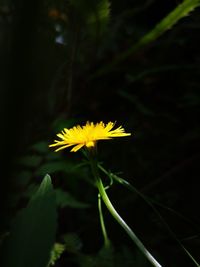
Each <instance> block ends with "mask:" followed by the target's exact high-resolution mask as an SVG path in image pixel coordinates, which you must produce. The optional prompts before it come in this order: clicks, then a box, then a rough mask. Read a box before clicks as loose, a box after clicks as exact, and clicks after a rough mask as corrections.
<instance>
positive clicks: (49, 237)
mask: <svg viewBox="0 0 200 267" xmlns="http://www.w3.org/2000/svg"><path fill="white" fill-rule="evenodd" d="M56 217H57V216H56V199H55V193H54V190H53V187H52V183H51V178H50V176H49V175H46V176H45V177H44V179H43V181H42V183H41V185H40V187H39V189H38V190H37V192H36V193H35V194H34V195H33V197H32V198H31V200H30V202H29V203H28V205H27V207H26V208H25V209H23V210H21V211H20V212H19V214H18V215H17V216H16V218H15V219H14V221H13V223H12V226H11V231H10V235H9V237H8V239H7V240H6V242H5V246H4V251H3V267H36V266H37V267H45V266H47V264H48V262H49V258H50V252H51V249H52V247H53V244H54V242H55V233H56Z"/></svg>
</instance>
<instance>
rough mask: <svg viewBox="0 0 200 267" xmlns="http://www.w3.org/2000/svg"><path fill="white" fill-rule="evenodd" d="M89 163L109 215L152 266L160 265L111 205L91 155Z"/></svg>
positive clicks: (157, 266) (158, 266)
mask: <svg viewBox="0 0 200 267" xmlns="http://www.w3.org/2000/svg"><path fill="white" fill-rule="evenodd" d="M89 160H90V164H91V169H92V173H93V175H94V178H95V181H96V186H97V188H98V190H99V193H100V195H101V197H102V199H103V201H104V203H105V205H106V207H107V209H108V210H109V212H110V213H111V215H112V216H113V217H114V219H115V220H116V221H117V222H118V223H119V224H120V225H121V227H122V228H123V229H124V230H125V232H126V233H127V234H128V235H129V237H130V238H131V239H132V240H133V241H134V243H135V244H136V245H137V247H138V248H139V249H140V250H141V252H142V253H143V254H144V256H145V257H146V258H147V259H148V260H149V261H150V262H151V263H152V265H153V266H155V267H162V266H161V265H160V264H159V263H158V262H157V261H156V260H155V259H154V257H153V256H152V255H151V254H150V252H149V251H148V250H147V249H146V248H145V246H144V245H143V244H142V242H141V241H140V240H139V239H138V237H137V236H136V235H135V234H134V232H133V231H132V230H131V228H130V227H129V226H128V225H127V224H126V222H125V221H124V220H123V219H122V218H121V216H120V215H119V213H118V212H117V211H116V210H115V208H114V207H113V205H112V203H111V202H110V199H109V197H108V195H107V193H106V190H105V188H104V185H103V183H102V181H101V178H100V176H99V173H98V166H97V162H96V160H95V159H94V158H93V157H92V155H91V157H90V158H89Z"/></svg>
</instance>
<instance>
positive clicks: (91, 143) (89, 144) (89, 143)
mask: <svg viewBox="0 0 200 267" xmlns="http://www.w3.org/2000/svg"><path fill="white" fill-rule="evenodd" d="M85 145H86V147H93V146H95V142H94V141H89V142H87V143H86V144H85Z"/></svg>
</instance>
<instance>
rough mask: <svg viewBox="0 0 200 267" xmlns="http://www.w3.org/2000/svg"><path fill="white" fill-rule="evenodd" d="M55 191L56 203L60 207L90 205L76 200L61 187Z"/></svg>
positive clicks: (83, 207) (77, 207) (83, 206)
mask: <svg viewBox="0 0 200 267" xmlns="http://www.w3.org/2000/svg"><path fill="white" fill-rule="evenodd" d="M55 192H56V203H57V205H58V206H59V207H61V208H64V207H70V208H75V209H86V208H89V207H90V205H89V204H87V203H84V202H81V201H78V200H76V199H75V198H74V197H73V196H72V195H71V194H69V193H68V192H64V191H63V190H61V189H56V190H55Z"/></svg>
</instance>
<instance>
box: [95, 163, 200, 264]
mask: <svg viewBox="0 0 200 267" xmlns="http://www.w3.org/2000/svg"><path fill="white" fill-rule="evenodd" d="M98 167H99V168H100V169H101V170H102V171H103V172H104V173H105V174H107V175H108V177H110V178H111V179H112V178H113V179H114V180H115V181H117V182H118V183H120V184H122V185H123V186H125V187H127V188H128V189H129V190H131V191H132V192H134V193H136V194H138V195H139V196H140V197H141V198H142V199H143V200H144V201H145V202H146V203H147V204H148V205H149V206H150V207H151V208H152V209H153V211H154V212H155V213H156V215H157V216H158V217H159V219H160V220H161V222H162V223H163V224H164V225H165V227H166V229H167V230H168V232H169V233H170V235H171V236H172V237H173V238H174V239H175V240H176V242H177V243H178V244H179V245H180V246H181V248H182V249H183V250H184V251H185V253H186V254H187V255H188V256H189V257H190V259H191V260H192V261H193V263H194V264H195V265H196V266H197V267H200V265H199V263H198V262H197V261H196V260H195V259H194V257H193V256H192V255H191V254H190V252H189V251H188V250H187V249H186V248H185V247H184V246H183V244H182V242H181V241H179V239H178V238H177V237H176V234H175V233H174V232H173V231H172V230H171V228H170V227H169V225H168V224H167V223H166V221H165V220H164V219H163V217H162V216H161V215H160V213H159V212H158V211H157V209H156V208H155V207H154V205H153V204H152V203H151V201H150V200H149V199H148V198H147V197H146V196H145V195H143V194H142V193H141V192H140V191H138V190H137V189H136V188H135V187H134V186H132V185H131V184H130V183H129V182H127V181H126V180H124V179H123V178H121V177H119V176H117V175H115V174H113V173H109V172H108V171H106V170H105V169H104V168H103V167H102V166H100V165H98Z"/></svg>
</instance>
